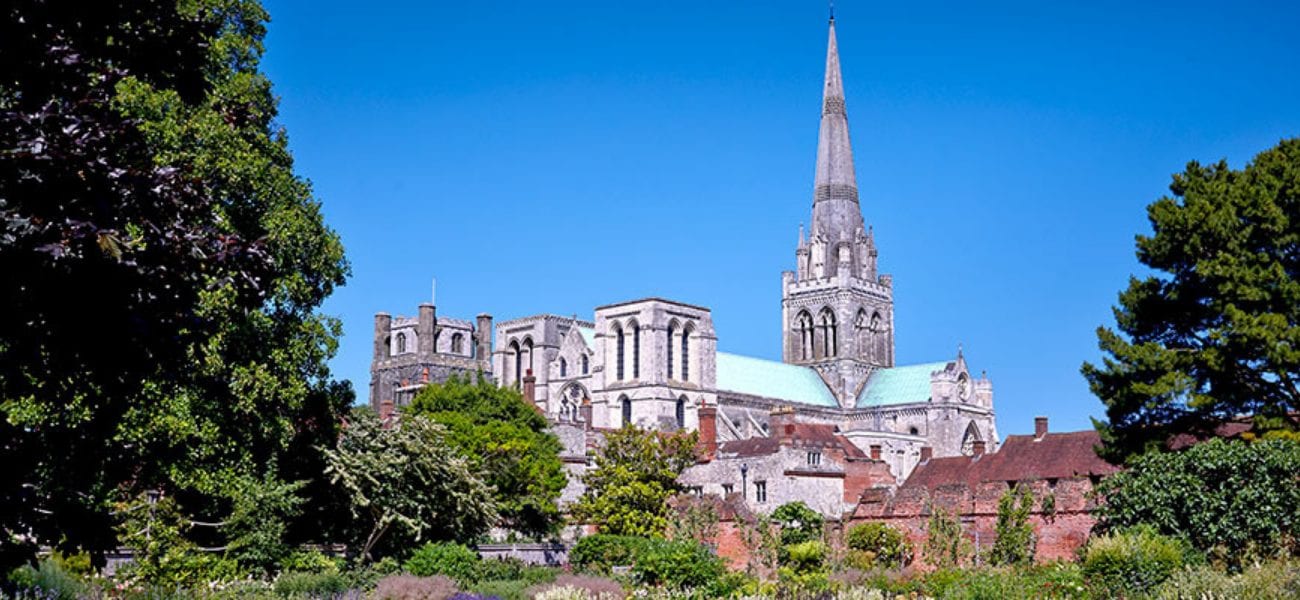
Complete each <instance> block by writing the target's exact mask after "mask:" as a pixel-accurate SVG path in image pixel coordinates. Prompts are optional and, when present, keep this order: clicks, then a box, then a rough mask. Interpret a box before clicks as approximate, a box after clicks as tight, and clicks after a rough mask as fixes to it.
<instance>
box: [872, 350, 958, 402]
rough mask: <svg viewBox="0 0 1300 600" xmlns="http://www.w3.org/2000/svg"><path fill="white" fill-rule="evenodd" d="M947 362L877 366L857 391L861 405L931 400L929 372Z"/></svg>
mask: <svg viewBox="0 0 1300 600" xmlns="http://www.w3.org/2000/svg"><path fill="white" fill-rule="evenodd" d="M947 366H948V363H947V362H946V361H945V362H933V363H922V364H919V365H904V366H901V367H893V368H889V369H878V370H876V371H875V372H873V373H872V374H871V377H870V378H869V379H867V385H866V387H864V388H862V393H861V394H859V395H858V408H867V407H872V406H887V405H890V404H910V403H913V402H929V401H930V373H933V372H935V371H942V370H943V369H944V368H946V367H947Z"/></svg>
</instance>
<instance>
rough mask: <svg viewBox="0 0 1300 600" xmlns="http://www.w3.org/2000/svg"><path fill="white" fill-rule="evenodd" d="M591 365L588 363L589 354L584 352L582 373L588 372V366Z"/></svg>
mask: <svg viewBox="0 0 1300 600" xmlns="http://www.w3.org/2000/svg"><path fill="white" fill-rule="evenodd" d="M589 366H590V365H588V364H587V355H586V354H583V355H582V374H583V375H586V374H587V368H588V367H589Z"/></svg>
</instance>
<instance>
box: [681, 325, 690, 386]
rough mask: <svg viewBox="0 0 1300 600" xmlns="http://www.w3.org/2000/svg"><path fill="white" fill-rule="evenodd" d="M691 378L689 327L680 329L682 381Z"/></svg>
mask: <svg viewBox="0 0 1300 600" xmlns="http://www.w3.org/2000/svg"><path fill="white" fill-rule="evenodd" d="M690 380H691V329H690V328H689V327H688V328H686V329H683V330H682V381H690Z"/></svg>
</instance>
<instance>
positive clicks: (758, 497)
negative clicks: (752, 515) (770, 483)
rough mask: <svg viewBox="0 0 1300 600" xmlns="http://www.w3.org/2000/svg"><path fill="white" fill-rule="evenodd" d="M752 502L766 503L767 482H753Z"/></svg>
mask: <svg viewBox="0 0 1300 600" xmlns="http://www.w3.org/2000/svg"><path fill="white" fill-rule="evenodd" d="M754 501H755V502H767V482H766V481H755V482H754Z"/></svg>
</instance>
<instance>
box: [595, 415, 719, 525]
mask: <svg viewBox="0 0 1300 600" xmlns="http://www.w3.org/2000/svg"><path fill="white" fill-rule="evenodd" d="M697 437H698V434H697V433H696V432H694V431H692V432H690V433H660V432H655V431H645V430H641V429H637V428H635V427H633V426H631V425H628V426H624V427H623V428H622V429H620V430H618V431H612V432H610V433H608V434H606V435H605V445H604V447H603V448H602V449H601V451H600V452H599V453H598V454H597V456H596V466H595V468H594V469H592V470H591V471H589V472H588V473H587V474H586V475H584V476H583V482H584V483H585V484H586V485H587V490H586V491H585V492H584V493H583V495H582V497H581V498H580V499H579V500H578V502H577V503H576V504H574V505H573V508H572V513H573V516H574V518H576V519H578V520H580V521H583V522H586V523H590V524H593V525H596V526H598V527H599V528H600V531H601V532H602V533H611V534H617V535H640V536H651V535H662V534H663V533H664V531H665V530H667V528H668V505H667V500H668V498H669V497H670V496H672V495H673V494H675V493H677V492H679V491H681V486H680V485H679V484H678V483H677V478H678V477H679V476H681V474H682V471H684V470H686V467H689V466H691V465H693V464H695V445H696V439H697Z"/></svg>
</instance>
